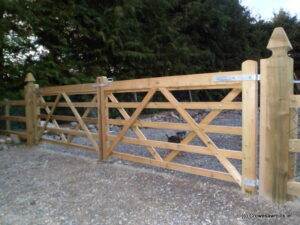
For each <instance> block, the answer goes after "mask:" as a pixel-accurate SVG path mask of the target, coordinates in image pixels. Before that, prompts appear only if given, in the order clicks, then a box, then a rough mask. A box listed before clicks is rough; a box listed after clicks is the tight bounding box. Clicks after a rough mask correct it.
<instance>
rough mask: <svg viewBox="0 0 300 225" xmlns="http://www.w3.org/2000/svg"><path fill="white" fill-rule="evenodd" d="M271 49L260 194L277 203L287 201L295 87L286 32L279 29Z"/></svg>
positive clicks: (263, 98)
mask: <svg viewBox="0 0 300 225" xmlns="http://www.w3.org/2000/svg"><path fill="white" fill-rule="evenodd" d="M267 49H269V50H271V51H272V53H273V54H272V56H271V57H270V58H267V59H262V60H261V62H260V64H261V92H260V113H261V114H260V115H261V116H260V169H259V194H260V195H261V196H263V197H266V198H268V199H271V200H273V201H274V202H278V203H281V202H284V201H286V199H287V180H288V175H289V173H288V167H289V166H288V164H289V163H288V161H289V136H290V95H291V93H292V90H293V89H292V87H293V59H291V58H290V57H288V55H287V52H288V51H289V50H291V49H292V46H291V44H290V41H289V39H288V37H287V35H286V33H285V31H284V30H283V28H281V27H278V28H275V29H274V31H273V33H272V36H271V38H270V40H269V43H268V46H267Z"/></svg>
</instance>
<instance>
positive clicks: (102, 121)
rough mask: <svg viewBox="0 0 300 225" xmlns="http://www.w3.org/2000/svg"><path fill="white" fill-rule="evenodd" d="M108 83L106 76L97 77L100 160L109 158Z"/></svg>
mask: <svg viewBox="0 0 300 225" xmlns="http://www.w3.org/2000/svg"><path fill="white" fill-rule="evenodd" d="M107 83H108V79H107V77H105V76H102V77H98V78H97V108H98V132H99V149H98V155H99V160H105V159H107V158H108V154H107V141H108V139H107V133H108V131H109V130H108V107H107V101H108V99H107V94H106V93H105V92H104V90H103V87H104V86H105V85H106V84H107Z"/></svg>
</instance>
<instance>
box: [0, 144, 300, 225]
mask: <svg viewBox="0 0 300 225" xmlns="http://www.w3.org/2000/svg"><path fill="white" fill-rule="evenodd" d="M57 150H58V149H57ZM177 174H178V173H174V174H170V173H166V170H161V171H157V170H155V169H153V168H150V167H145V168H142V167H139V166H132V165H126V164H124V163H123V162H121V161H115V162H113V163H112V162H109V161H108V162H101V163H99V162H97V160H96V159H94V158H92V157H88V156H78V155H71V154H66V153H61V152H60V153H58V152H55V151H53V150H49V149H48V148H46V146H37V147H34V148H28V147H26V146H18V147H14V146H11V147H10V148H9V150H3V151H0V178H1V180H0V224H20V225H21V224H22V225H24V224H112V225H115V224H133V225H136V224H139V225H143V224H151V225H155V224H180V225H181V224H222V225H224V224H225V225H226V224H230V225H234V224H291V225H293V224H299V223H300V201H299V200H296V201H294V202H288V203H286V204H284V205H274V204H271V203H269V202H267V201H265V200H263V199H259V198H258V197H257V196H254V197H246V196H245V195H243V194H242V193H241V192H240V189H239V188H238V187H237V186H236V185H231V184H229V183H225V182H221V181H219V182H218V183H215V182H212V180H208V181H207V180H204V179H203V178H201V177H199V176H193V175H189V176H177ZM264 214H266V215H276V216H278V218H275V217H273V218H248V219H245V218H242V217H243V216H244V215H246V216H249V215H250V216H251V215H264ZM280 215H285V216H288V217H286V218H282V217H279V216H280Z"/></svg>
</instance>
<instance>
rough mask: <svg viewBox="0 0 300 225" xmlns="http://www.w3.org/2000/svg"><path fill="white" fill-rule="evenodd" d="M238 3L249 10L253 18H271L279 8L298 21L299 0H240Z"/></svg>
mask: <svg viewBox="0 0 300 225" xmlns="http://www.w3.org/2000/svg"><path fill="white" fill-rule="evenodd" d="M240 2H241V4H242V5H243V6H247V7H248V9H250V10H251V12H252V15H253V16H261V18H262V19H265V20H269V19H270V18H272V16H273V13H274V12H278V11H279V9H281V8H283V9H284V10H285V11H288V12H289V13H290V14H291V15H293V16H294V15H296V16H297V17H298V19H300V0H240Z"/></svg>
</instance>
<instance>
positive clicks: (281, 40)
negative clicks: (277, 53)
mask: <svg viewBox="0 0 300 225" xmlns="http://www.w3.org/2000/svg"><path fill="white" fill-rule="evenodd" d="M276 48H285V49H286V50H287V51H289V50H292V49H293V47H292V45H291V42H290V40H289V38H288V36H287V35H286V33H285V31H284V29H283V28H282V27H276V28H275V29H274V30H273V33H272V35H271V38H270V40H269V43H268V45H267V49H269V50H274V49H276Z"/></svg>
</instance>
